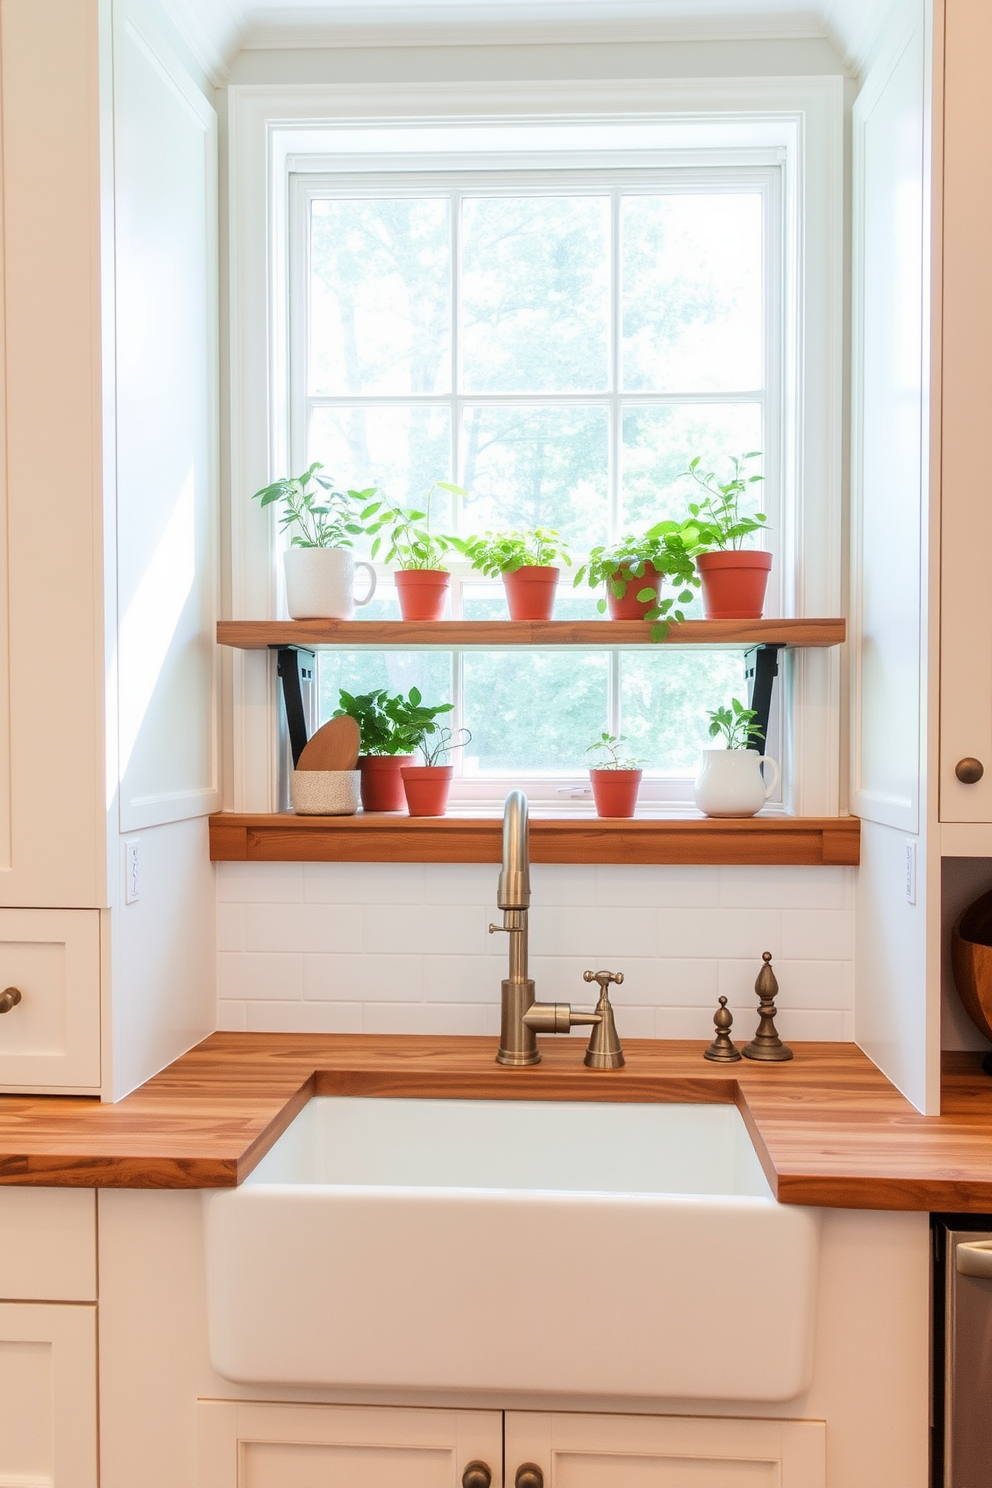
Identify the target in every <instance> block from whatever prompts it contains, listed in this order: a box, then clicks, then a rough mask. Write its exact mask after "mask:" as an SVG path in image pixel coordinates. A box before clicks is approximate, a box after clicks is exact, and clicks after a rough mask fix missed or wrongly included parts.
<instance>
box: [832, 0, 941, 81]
mask: <svg viewBox="0 0 992 1488" xmlns="http://www.w3.org/2000/svg"><path fill="white" fill-rule="evenodd" d="M914 3H916V4H917V5H918V0H826V3H825V6H824V15H823V26H824V30H825V32H826V34H827V36H828V37H829V38H830V40H831V41H832V42H833V44H834V46H835V47H836V48H837V51H838V52H839V53H840V55H841V57H842V59H843V62H844V66H845V67H846V68H847V69H848V71H849V72H851V73H853V74H854V75H855V76H859V75H860V74H862V73H863V72H864V71H865V69H866V68H867V66H868V64H869V62H870V60H871V58H872V55H873V54H874V52H875V49H876V46H877V44H878V42H879V39H880V37H881V35H882V32H883V31H884V29H885V27H886V25H887V23H888V21H889V19H890V17H893V16H896V15H897V14H898V12H899V11H900V10H901V11H907V12H908V10H909V9H910V8H911V7H912V6H913V4H914Z"/></svg>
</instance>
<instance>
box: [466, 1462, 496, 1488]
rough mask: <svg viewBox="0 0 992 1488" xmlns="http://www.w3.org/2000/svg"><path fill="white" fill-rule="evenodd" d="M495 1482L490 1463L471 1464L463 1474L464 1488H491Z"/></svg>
mask: <svg viewBox="0 0 992 1488" xmlns="http://www.w3.org/2000/svg"><path fill="white" fill-rule="evenodd" d="M492 1480H493V1475H492V1470H491V1468H490V1466H489V1464H488V1462H479V1461H475V1462H470V1463H469V1465H468V1467H466V1469H465V1471H464V1472H463V1473H462V1488H489V1485H490V1483H491V1482H492Z"/></svg>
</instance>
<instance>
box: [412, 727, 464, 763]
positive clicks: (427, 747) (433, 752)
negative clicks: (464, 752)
mask: <svg viewBox="0 0 992 1488" xmlns="http://www.w3.org/2000/svg"><path fill="white" fill-rule="evenodd" d="M458 732H459V733H460V734H464V735H465V737H464V739H456V738H455V736H454V734H453V733H452V732H451V730H450V729H449V728H446V727H444V726H443V725H442V727H441V728H439V729H438V731H437V737H436V738H433V737H432V738H430V739H426V738H425V739H421V741H420V743H419V744H418V745H417V748H418V749H419V750H420V753H421V754H422V755H423V759H424V764H425V765H439V764H441V763H442V761H443V760H444V756H445V755H447V754H450V753H451V751H452V750H453V749H464V748H465V745H466V744H471V742H472V730H471V729H467V728H460V729H459V730H458Z"/></svg>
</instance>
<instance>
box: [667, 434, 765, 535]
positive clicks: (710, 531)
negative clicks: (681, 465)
mask: <svg viewBox="0 0 992 1488" xmlns="http://www.w3.org/2000/svg"><path fill="white" fill-rule="evenodd" d="M760 454H761V451H760V450H750V451H749V452H748V453H747V454H746V455H741V456H739V457H738V456H737V455H731V457H730V463H731V464H732V465H733V467H734V473H733V476H732V477H731V479H730V480H729V481H726V482H723V483H721V482H720V481H718V480H717V478H716V474H715V472H714V471H712V470H710V471H703V470H700V464H701V458H702V457H701V456H700V455H697V456H696V458H695V459H694V460H690V461H689V468H688V470H683V472H682V475H683V476H688V477H689V479H690V480H693V481H695V483H696V485H697V486H700V487H702V490H703V492H704V495H703V496H702V498H701V499H700V500H699V501H698V502H693V501H690V503H689V514H690V517H691V519H692V523H693V525H695V526H696V527H697V528H698V539H697V544H696V546H695V548H694V550H693V551H694V552H697V553H703V552H707V551H708V550H709V549H711V548H721V549H723V548H735V549H737V548H741V547H743V546H744V539H745V537H748V536H749V535H750V533H752V532H759V531H760V530H761V529H762V527H763V526H764V525H765V523H766V522H767V521H768V518H767V517H766V516H765V514H764V512H755V514H754V516H753V517H749V516H746V515H744V514H743V513H742V512H741V499H742V497H743V496H745V495H746V493H747V489H748V487H749V486H753V485H754V484H755V483H756V482H758V481H763V480H764V476H763V475H747V474H746V473H745V471H746V467H747V463H748V461H749V460H757V459H758V457H759V456H760Z"/></svg>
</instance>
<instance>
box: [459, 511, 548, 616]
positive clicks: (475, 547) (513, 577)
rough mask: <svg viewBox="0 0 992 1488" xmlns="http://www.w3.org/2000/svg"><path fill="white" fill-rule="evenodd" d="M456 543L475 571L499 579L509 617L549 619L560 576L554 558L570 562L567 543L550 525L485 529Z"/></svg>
mask: <svg viewBox="0 0 992 1488" xmlns="http://www.w3.org/2000/svg"><path fill="white" fill-rule="evenodd" d="M458 547H459V549H460V550H461V552H463V553H464V554H465V557H466V558H467V559H468V561H469V562H470V563H471V565H472V567H473V568H474V569H476V570H477V571H478V572H479V573H484V574H488V575H489V576H490V578H501V579H502V580H503V586H504V588H505V589H506V603H507V606H508V607H509V611H510V619H511V620H550V619H551V616H552V614H553V612H554V607H555V592H556V590H557V588H558V579H559V577H560V576H561V569H560V568H559V567H558V566H557V564H556V562H555V560H556V559H561V561H562V562H563V563H566V564H567V565H568V566H569V568H571V566H572V559H571V555H570V553H569V551H568V544H567V542H566V541H565V539H564V538H563V537H562V536H561V535H560V534H559V533H557V532H555V531H554V529H553V528H551V527H533V528H530V529H528V530H526V531H523V532H486V533H484V534H483V535H482V536H481V537H470V538H467V539H466V540H465V541H464V542H460V543H458Z"/></svg>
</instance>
